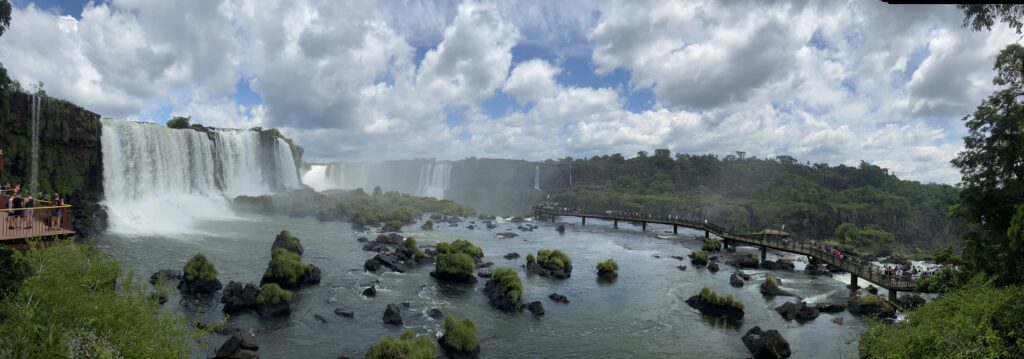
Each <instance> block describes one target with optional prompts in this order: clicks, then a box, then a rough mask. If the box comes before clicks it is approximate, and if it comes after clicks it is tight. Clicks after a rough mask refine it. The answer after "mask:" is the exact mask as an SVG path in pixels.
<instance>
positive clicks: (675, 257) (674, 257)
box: [669, 256, 683, 260]
mask: <svg viewBox="0 0 1024 359" xmlns="http://www.w3.org/2000/svg"><path fill="white" fill-rule="evenodd" d="M669 257H671V258H672V259H678V260H683V256H669Z"/></svg>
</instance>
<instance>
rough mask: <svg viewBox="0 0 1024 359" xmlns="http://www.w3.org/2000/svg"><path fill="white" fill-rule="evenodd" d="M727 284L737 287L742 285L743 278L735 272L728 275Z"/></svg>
mask: <svg viewBox="0 0 1024 359" xmlns="http://www.w3.org/2000/svg"><path fill="white" fill-rule="evenodd" d="M729 285H731V286H733V287H736V288H739V287H742V286H743V280H742V279H740V277H739V276H737V275H736V273H733V274H730V275H729Z"/></svg>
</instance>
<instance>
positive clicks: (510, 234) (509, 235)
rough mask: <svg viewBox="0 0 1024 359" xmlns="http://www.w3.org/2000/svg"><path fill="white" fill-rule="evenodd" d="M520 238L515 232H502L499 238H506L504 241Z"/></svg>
mask: <svg viewBox="0 0 1024 359" xmlns="http://www.w3.org/2000/svg"><path fill="white" fill-rule="evenodd" d="M518 236H519V235H518V234H515V233H513V232H501V233H498V237H501V238H504V239H508V238H515V237H518Z"/></svg>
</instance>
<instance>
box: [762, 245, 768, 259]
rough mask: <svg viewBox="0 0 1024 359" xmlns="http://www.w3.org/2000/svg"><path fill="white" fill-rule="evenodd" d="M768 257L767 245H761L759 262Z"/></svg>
mask: <svg viewBox="0 0 1024 359" xmlns="http://www.w3.org/2000/svg"><path fill="white" fill-rule="evenodd" d="M767 259H768V247H766V246H761V263H764V261H765V260H767Z"/></svg>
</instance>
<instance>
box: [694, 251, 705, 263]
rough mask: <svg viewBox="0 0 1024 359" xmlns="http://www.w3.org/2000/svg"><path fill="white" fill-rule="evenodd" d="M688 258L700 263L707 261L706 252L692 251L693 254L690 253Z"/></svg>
mask: <svg viewBox="0 0 1024 359" xmlns="http://www.w3.org/2000/svg"><path fill="white" fill-rule="evenodd" d="M690 258H692V259H696V260H700V261H707V260H708V252H705V251H703V250H700V251H694V252H693V253H690Z"/></svg>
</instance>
